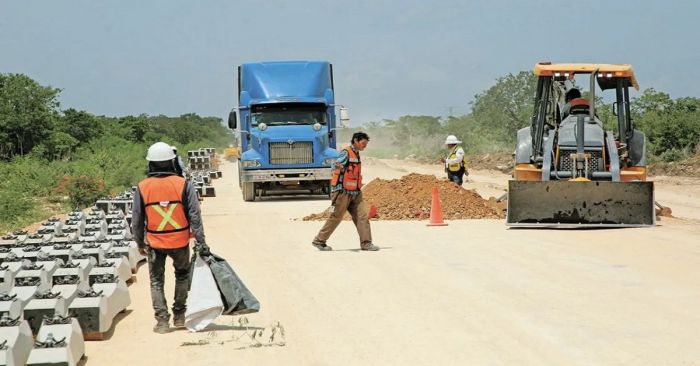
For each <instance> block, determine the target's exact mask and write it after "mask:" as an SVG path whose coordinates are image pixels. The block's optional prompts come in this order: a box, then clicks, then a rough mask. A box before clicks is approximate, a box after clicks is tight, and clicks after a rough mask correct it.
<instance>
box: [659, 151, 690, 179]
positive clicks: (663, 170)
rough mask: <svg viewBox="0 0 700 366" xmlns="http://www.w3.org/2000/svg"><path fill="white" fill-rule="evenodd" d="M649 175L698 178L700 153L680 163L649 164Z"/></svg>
mask: <svg viewBox="0 0 700 366" xmlns="http://www.w3.org/2000/svg"><path fill="white" fill-rule="evenodd" d="M649 174H650V175H675V176H682V177H700V152H698V153H696V154H695V155H693V156H691V157H689V158H687V159H683V160H681V161H672V162H658V163H654V164H650V165H649Z"/></svg>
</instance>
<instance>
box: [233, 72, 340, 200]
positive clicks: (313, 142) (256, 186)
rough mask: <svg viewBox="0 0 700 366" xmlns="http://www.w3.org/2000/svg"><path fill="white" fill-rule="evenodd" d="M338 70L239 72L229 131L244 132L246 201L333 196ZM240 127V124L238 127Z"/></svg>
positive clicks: (241, 166)
mask: <svg viewBox="0 0 700 366" xmlns="http://www.w3.org/2000/svg"><path fill="white" fill-rule="evenodd" d="M336 107H338V112H339V114H340V116H339V117H340V124H341V126H343V127H345V126H347V124H348V122H349V118H348V110H347V109H346V108H345V107H343V106H340V105H337V104H335V93H334V88H333V66H332V65H331V64H330V63H328V62H325V61H278V62H258V63H245V64H242V65H241V66H239V67H238V106H237V107H235V108H234V109H233V110H232V111H231V113H230V114H229V118H228V126H229V128H231V129H236V128H238V130H239V131H240V134H239V141H240V147H241V157H240V160H239V162H238V173H239V174H238V177H239V184H240V187H241V191H242V193H243V199H244V200H245V201H254V200H255V198H256V197H261V196H265V195H268V194H270V193H274V192H279V191H284V192H287V193H302V194H309V193H310V194H322V195H330V179H331V173H332V170H331V165H333V164H334V163H335V161H336V159H337V157H338V151H337V150H336V134H335V130H336V129H337V127H336ZM239 121H240V124H239Z"/></svg>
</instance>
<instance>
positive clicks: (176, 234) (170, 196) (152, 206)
mask: <svg viewBox="0 0 700 366" xmlns="http://www.w3.org/2000/svg"><path fill="white" fill-rule="evenodd" d="M185 183H186V181H185V178H183V177H180V176H177V175H171V176H168V177H165V178H153V177H151V178H146V179H144V180H142V181H141V182H140V183H139V192H140V194H141V198H142V200H143V205H144V206H143V207H144V211H145V217H146V239H147V240H148V245H150V246H151V247H153V248H158V249H177V248H182V247H184V246H186V245H187V244H188V242H189V239H190V231H189V229H190V223H189V221H187V216H186V215H185V207H184V204H183V203H182V196H183V194H184V190H185Z"/></svg>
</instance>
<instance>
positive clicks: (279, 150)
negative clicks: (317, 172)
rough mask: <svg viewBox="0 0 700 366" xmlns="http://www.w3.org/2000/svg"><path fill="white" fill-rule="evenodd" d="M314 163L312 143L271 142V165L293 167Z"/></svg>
mask: <svg viewBox="0 0 700 366" xmlns="http://www.w3.org/2000/svg"><path fill="white" fill-rule="evenodd" d="M313 162H314V145H313V143H312V142H311V141H298V142H293V143H291V144H290V143H288V142H270V164H271V165H292V164H311V163H313Z"/></svg>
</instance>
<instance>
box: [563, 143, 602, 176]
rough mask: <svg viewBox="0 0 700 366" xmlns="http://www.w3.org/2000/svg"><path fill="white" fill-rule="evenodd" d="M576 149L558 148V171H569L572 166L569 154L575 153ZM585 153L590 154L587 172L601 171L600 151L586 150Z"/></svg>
mask: <svg viewBox="0 0 700 366" xmlns="http://www.w3.org/2000/svg"><path fill="white" fill-rule="evenodd" d="M575 153H576V150H564V149H562V150H559V166H558V167H557V168H558V170H559V171H567V172H570V171H571V168H572V166H571V165H572V162H571V158H569V155H571V154H575ZM586 153H587V154H591V160H590V161H589V162H588V174H589V175H590V174H591V173H593V172H600V171H603V170H604V169H603V158H602V156H601V153H602V152H601V151H590V150H589V151H586Z"/></svg>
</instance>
